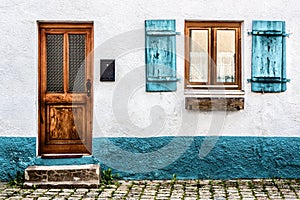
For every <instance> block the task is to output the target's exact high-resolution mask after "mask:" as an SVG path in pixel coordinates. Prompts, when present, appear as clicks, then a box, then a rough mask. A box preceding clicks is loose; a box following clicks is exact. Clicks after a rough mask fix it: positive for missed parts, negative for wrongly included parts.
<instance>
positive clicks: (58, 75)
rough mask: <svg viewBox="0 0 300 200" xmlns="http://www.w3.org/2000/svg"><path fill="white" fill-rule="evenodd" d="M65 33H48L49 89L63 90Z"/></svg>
mask: <svg viewBox="0 0 300 200" xmlns="http://www.w3.org/2000/svg"><path fill="white" fill-rule="evenodd" d="M63 41H64V35H63V34H48V35H47V91H48V92H63V91H64V86H63V83H64V78H63V62H64V54H63V45H64V42H63Z"/></svg>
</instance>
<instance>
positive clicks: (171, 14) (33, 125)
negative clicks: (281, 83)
mask: <svg viewBox="0 0 300 200" xmlns="http://www.w3.org/2000/svg"><path fill="white" fill-rule="evenodd" d="M299 9H300V2H299V1H297V0H265V1H260V0H252V1H239V2H237V1H235V0H226V1H220V0H209V1H208V0H198V1H193V0H184V1H182V0H174V1H161V0H152V1H148V0H139V1H133V0H129V1H126V2H125V1H121V0H119V1H100V0H98V1H95V0H94V1H92V0H77V1H72V0H65V1H60V0H44V1H39V0H27V1H24V0H23V1H22V0H15V1H10V0H3V1H2V3H1V5H0V36H1V37H0V44H1V45H0V93H1V101H0V102H1V103H0V113H1V115H0V135H1V136H31V137H35V136H37V61H38V57H37V42H38V41H37V23H36V22H37V20H59V21H69V20H72V21H73V20H79V21H85V20H86V21H94V33H95V43H94V46H95V67H94V68H95V69H94V71H95V79H94V89H95V92H94V96H95V102H94V104H95V107H94V137H102V136H137V137H146V136H159V135H238V136H299V131H300V90H299V85H300V78H299V74H300V68H299V67H298V65H299V64H298V60H299V55H298V54H299V52H300V46H299V41H300V28H299V27H300V20H299V19H300V13H299ZM146 19H176V25H177V31H179V32H181V33H182V34H183V33H184V20H188V19H193V20H242V21H244V31H243V44H244V45H243V74H244V78H243V81H244V90H245V110H242V111H238V112H228V113H222V112H187V111H186V110H184V107H183V106H184V95H183V94H184V92H183V81H181V82H179V83H178V85H177V86H178V91H177V92H176V93H145V92H144V90H145V89H144V83H145V77H144V73H143V69H144V63H145V59H144V49H143V48H144V20H146ZM255 19H262V20H285V21H286V28H287V31H288V32H290V33H292V34H291V36H290V38H288V39H287V77H288V78H290V79H291V83H288V84H287V87H288V89H287V91H286V92H284V93H279V94H264V95H262V94H257V93H252V92H251V88H250V84H248V83H247V82H246V79H247V78H250V76H251V36H248V35H247V31H250V30H251V25H252V23H251V22H252V20H255ZM183 51H184V43H183V35H181V36H178V37H177V53H178V56H177V71H178V76H179V77H183V76H184V64H183V63H184V62H183V61H184V60H183V59H184V57H183V55H184V54H183ZM105 58H106V59H107V58H109V59H116V67H117V71H116V82H114V83H112V82H99V73H100V72H99V61H100V59H105ZM127 79H129V80H130V81H129V82H127V81H126V80H127ZM130 83H135V84H136V87H135V88H134V89H133V90H131V91H130V90H127V91H126V90H125V91H124V90H121V91H120V89H121V87H120V85H122V84H123V85H124V84H130ZM122 92H123V93H122ZM126 92H129V94H130V96H129V97H128V99H124V96H125V94H126ZM116 95H117V96H116ZM118 95H119V96H118ZM120 97H123V98H120ZM123 101H125V102H126V103H127V102H128V109H127V108H125V109H121V108H120V109H119V110H116V111H115V112H113V109H112V108H116V107H117V106H116V104H117V103H120V102H121V103H122V102H123ZM153 106H156V107H155V108H157V109H154V111H153V112H154V113H152V114H153V116H154V118H153V119H151V108H152V107H153ZM157 106H160V107H161V109H163V110H164V112H165V113H166V121H165V123H164V125H163V126H162V127H158V129H157V130H156V128H157V127H154V128H153V129H152V128H150V130H148V129H147V127H148V126H149V125H150V124H151V122H152V123H154V124H155V123H157V124H160V121H161V120H162V119H160V118H159V117H161V118H162V117H163V116H162V115H159V109H158V107H157ZM117 108H118V107H117ZM125 111H126V112H127V111H128V115H129V116H130V120H131V122H132V126H133V127H130V126H128V121H126V120H125V119H126V118H124V116H123V115H124V113H125ZM115 115H116V116H115ZM118 117H119V118H120V120H121V121H117V118H118ZM198 119H199V122H198V123H197V120H198ZM193 124H196V125H198V128H197V129H195V127H193ZM132 128H133V129H132ZM180 128H183V129H184V130H180ZM135 130H138V132H134V131H135Z"/></svg>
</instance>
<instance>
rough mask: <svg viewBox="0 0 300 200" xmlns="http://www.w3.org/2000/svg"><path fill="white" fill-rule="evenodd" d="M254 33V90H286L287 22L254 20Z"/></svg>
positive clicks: (252, 73)
mask: <svg viewBox="0 0 300 200" xmlns="http://www.w3.org/2000/svg"><path fill="white" fill-rule="evenodd" d="M252 35H253V36H252V71H251V75H252V76H251V89H252V91H253V92H283V91H285V90H286V82H287V81H288V80H287V79H286V62H285V51H286V49H285V37H286V33H285V22H284V21H253V23H252Z"/></svg>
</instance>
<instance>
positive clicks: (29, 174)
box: [24, 164, 100, 187]
mask: <svg viewBox="0 0 300 200" xmlns="http://www.w3.org/2000/svg"><path fill="white" fill-rule="evenodd" d="M99 183H100V166H99V165H97V164H88V165H59V166H29V167H28V168H27V169H25V183H24V186H25V187H33V186H36V187H49V186H51V187H98V186H99Z"/></svg>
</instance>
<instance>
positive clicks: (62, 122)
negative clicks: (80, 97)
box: [46, 105, 86, 144]
mask: <svg viewBox="0 0 300 200" xmlns="http://www.w3.org/2000/svg"><path fill="white" fill-rule="evenodd" d="M85 113H86V111H85V105H76V106H74V105H48V106H47V114H46V115H47V135H46V144H81V143H84V142H85V134H84V133H85V132H86V126H85V123H84V122H85V121H86V117H85Z"/></svg>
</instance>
